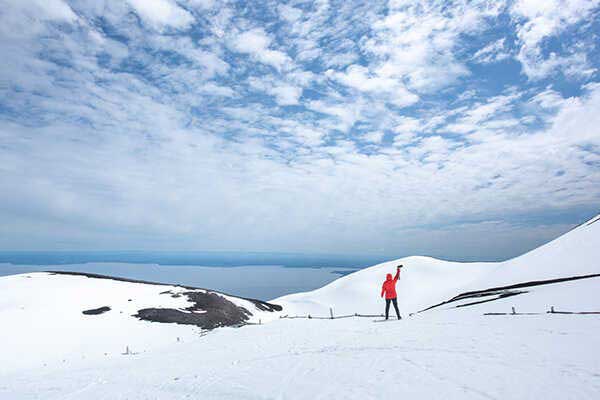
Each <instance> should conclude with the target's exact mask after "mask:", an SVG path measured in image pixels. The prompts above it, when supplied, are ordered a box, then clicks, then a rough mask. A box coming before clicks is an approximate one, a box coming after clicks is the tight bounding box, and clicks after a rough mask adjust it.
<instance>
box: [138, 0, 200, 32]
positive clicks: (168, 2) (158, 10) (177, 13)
mask: <svg viewBox="0 0 600 400" xmlns="http://www.w3.org/2000/svg"><path fill="white" fill-rule="evenodd" d="M127 1H128V2H129V4H131V6H132V7H133V8H134V9H135V11H136V13H138V15H139V16H140V17H142V19H143V20H144V21H145V22H147V23H148V24H150V25H151V26H153V27H155V28H159V29H162V28H165V27H171V28H178V29H182V28H187V27H188V26H189V25H190V24H191V23H192V22H193V21H194V17H193V16H192V15H191V14H190V13H189V12H187V11H186V10H185V9H183V8H181V7H179V6H178V5H177V4H176V3H175V2H173V1H172V0H152V1H147V0H127Z"/></svg>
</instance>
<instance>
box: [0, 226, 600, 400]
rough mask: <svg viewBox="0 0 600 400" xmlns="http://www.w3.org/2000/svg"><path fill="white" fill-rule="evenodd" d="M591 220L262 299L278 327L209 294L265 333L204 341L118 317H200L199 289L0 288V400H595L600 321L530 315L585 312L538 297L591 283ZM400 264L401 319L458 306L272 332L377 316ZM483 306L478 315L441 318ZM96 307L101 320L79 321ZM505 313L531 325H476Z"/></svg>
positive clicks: (76, 281) (123, 285)
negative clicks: (540, 238) (483, 251)
mask: <svg viewBox="0 0 600 400" xmlns="http://www.w3.org/2000/svg"><path fill="white" fill-rule="evenodd" d="M595 221H598V218H597V219H595V220H592V221H588V223H586V224H582V225H581V226H579V227H578V228H576V229H574V230H572V231H571V232H569V233H567V234H565V235H564V236H562V237H560V238H558V239H557V240H555V241H553V242H551V243H549V244H547V245H545V246H542V247H540V248H538V249H536V250H534V251H532V252H530V253H528V254H525V255H523V256H521V257H518V258H515V259H513V260H509V261H506V262H502V263H453V262H445V261H440V260H436V259H433V258H428V257H408V258H405V259H401V260H396V261H392V262H388V263H384V264H380V265H376V266H374V267H371V268H367V269H365V270H362V271H359V272H356V273H354V274H351V275H347V276H345V277H343V278H340V279H338V280H336V281H334V282H333V283H331V284H329V285H327V286H325V287H323V288H321V289H317V290H315V291H312V292H308V293H300V294H294V295H290V296H285V297H282V298H280V299H277V300H276V302H277V303H279V304H281V305H283V306H284V309H283V311H282V312H281V313H274V312H269V311H265V310H264V309H263V308H264V306H259V305H258V304H257V303H256V302H253V301H249V300H245V299H238V298H235V297H232V296H226V295H221V294H217V295H218V296H219V297H220V298H222V299H224V300H227V301H229V302H231V303H232V304H234V305H235V306H237V307H240V306H241V307H244V309H247V310H248V311H249V312H251V314H252V315H251V316H249V321H255V322H256V321H257V320H259V319H261V320H262V321H263V322H266V321H269V320H271V322H270V323H268V324H262V325H245V326H243V327H241V328H240V329H229V328H223V329H215V330H212V331H210V333H208V334H206V331H203V332H200V328H198V327H196V326H190V325H181V324H160V323H153V322H148V321H143V320H140V319H138V318H136V317H132V315H134V314H139V312H140V310H144V309H146V310H148V309H150V310H152V309H171V310H179V311H181V312H182V313H184V314H185V312H190V309H193V310H191V311H193V312H195V313H196V314H198V315H201V314H202V311H203V310H201V309H198V308H199V307H198V303H197V301H196V300H199V299H198V298H195V297H194V296H190V295H187V294H186V292H190V291H192V292H197V293H206V291H203V290H198V291H194V290H191V289H189V288H182V287H179V286H166V285H152V284H143V283H135V282H123V281H116V280H112V279H96V278H87V277H84V276H70V275H51V274H44V273H31V274H23V275H16V276H9V277H4V278H0V321H1V323H2V326H1V328H0V399H5V398H6V399H11V400H13V399H14V400H21V399H49V400H58V399H60V400H62V399H67V398H68V399H82V400H84V399H85V400H92V399H128V400H142V399H189V398H201V399H204V398H207V399H232V398H245V399H266V398H269V399H283V398H290V399H314V398H344V399H346V398H348V399H380V398H396V397H398V398H405V397H406V398H415V399H417V398H423V399H425V398H427V399H429V398H444V399H461V400H462V399H481V398H487V399H501V398H509V399H531V398H545V399H565V398H573V399H584V398H585V399H588V398H589V399H592V398H599V396H600V380H599V379H598V377H600V361H599V359H598V356H597V351H596V349H597V348H598V347H599V346H600V335H598V330H599V329H600V316H599V315H562V314H546V313H545V311H546V310H547V309H548V307H550V306H555V307H556V308H557V310H567V311H600V296H599V295H598V293H600V292H599V289H600V278H598V277H588V278H584V279H576V280H567V281H561V282H554V283H550V284H548V283H547V282H546V284H540V283H544V282H541V281H548V280H557V279H566V278H577V277H582V276H589V275H595V274H598V273H600V266H599V264H598V262H597V260H598V250H597V249H598V248H600V242H599V240H600V222H595ZM400 263H402V264H404V265H405V266H406V268H405V269H403V274H402V279H401V280H400V282H399V283H398V292H399V302H400V305H401V309H402V311H403V312H404V313H405V315H406V313H409V312H415V311H419V310H422V309H425V308H428V307H430V306H432V305H436V304H438V303H443V302H445V301H448V300H450V299H457V296H459V295H461V294H464V293H467V295H463V297H458V299H457V300H456V301H452V302H450V303H444V304H442V305H441V306H438V307H435V308H433V309H430V310H429V311H427V312H422V313H419V314H415V315H413V316H412V317H411V318H405V319H404V320H403V321H400V322H389V323H372V318H347V319H334V320H321V319H312V320H309V319H279V318H278V317H279V316H280V315H285V314H291V315H294V314H299V315H306V314H307V313H311V314H312V315H329V307H332V308H333V309H334V312H335V314H337V315H339V314H348V313H355V312H360V313H377V314H378V313H380V312H381V310H382V301H381V299H380V298H379V291H380V287H381V286H380V285H381V282H382V280H383V278H384V277H385V274H386V273H388V272H394V270H395V266H396V265H398V264H400ZM532 282H534V283H536V284H535V285H533V286H532ZM511 285H512V286H514V285H521V286H519V287H518V288H510V287H509V288H506V287H507V286H511ZM503 287H504V288H503ZM494 288H495V289H494ZM498 288H500V289H498ZM487 289H494V290H491V291H489V290H487ZM474 291H475V294H474V295H473V296H471V297H469V295H468V294H469V292H471V294H472V292H474ZM477 291H478V292H477ZM508 292H510V293H513V295H512V296H511V297H504V298H501V299H498V300H494V299H495V298H496V297H498V296H499V294H502V293H508ZM516 292H518V293H520V294H514V293H516ZM202 299H204V298H203V297H202V296H200V300H202ZM205 300H206V299H204V300H202V301H205ZM485 300H493V301H488V302H485V303H479V304H477V305H472V306H468V307H460V308H456V306H457V305H464V304H466V303H470V302H479V301H485ZM205 303H206V304H207V310H206V311H208V309H209V307H208V305H209V303H210V302H206V301H205ZM102 306H107V307H110V308H111V309H110V311H106V312H104V313H100V314H97V315H84V314H82V311H85V310H94V309H98V308H100V307H102ZM512 306H515V307H516V308H517V311H525V312H535V314H534V315H529V314H525V315H519V316H504V315H500V316H498V315H490V316H484V315H482V314H484V313H490V312H492V313H498V312H507V311H510V308H511V307H512ZM217 308H218V309H222V308H219V307H217ZM150 314H151V316H152V315H153V313H152V312H151V313H150ZM169 315H170V314H169ZM159 317H160V313H159ZM179 317H181V315H179ZM127 347H128V348H129V353H128V352H127V351H126V350H127ZM124 353H125V354H124Z"/></svg>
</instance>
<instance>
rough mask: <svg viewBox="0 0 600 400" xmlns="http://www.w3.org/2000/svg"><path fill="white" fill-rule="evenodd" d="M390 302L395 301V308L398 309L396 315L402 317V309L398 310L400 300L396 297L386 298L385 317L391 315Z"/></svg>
mask: <svg viewBox="0 0 600 400" xmlns="http://www.w3.org/2000/svg"><path fill="white" fill-rule="evenodd" d="M390 303H394V309H395V310H396V315H397V316H398V319H401V318H402V317H401V316H400V311H398V300H397V299H396V298H393V299H385V319H388V317H389V315H390Z"/></svg>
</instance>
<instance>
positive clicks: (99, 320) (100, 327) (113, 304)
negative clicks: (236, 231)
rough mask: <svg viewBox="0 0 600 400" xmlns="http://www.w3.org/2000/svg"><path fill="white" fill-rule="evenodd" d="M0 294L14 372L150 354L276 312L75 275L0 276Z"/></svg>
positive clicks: (215, 296) (205, 293) (176, 289)
mask: <svg viewBox="0 0 600 400" xmlns="http://www.w3.org/2000/svg"><path fill="white" fill-rule="evenodd" d="M0 293H2V295H1V296H0V320H1V321H2V332H1V338H0V342H1V343H2V347H3V348H4V349H5V350H4V354H5V355H6V356H8V357H10V362H11V364H13V366H14V365H16V366H32V365H35V364H36V363H40V362H41V361H40V360H53V359H58V358H73V357H75V358H76V357H77V356H78V355H79V354H86V357H88V358H89V357H103V356H104V354H105V353H108V352H110V353H120V352H125V351H127V347H129V348H130V351H134V352H143V351H148V350H151V349H156V348H160V347H162V346H164V345H166V344H168V343H170V342H175V341H178V340H184V339H186V338H190V337H193V336H196V335H198V334H199V333H200V332H201V331H202V330H203V329H212V328H215V327H221V326H239V325H243V324H246V323H258V322H259V321H261V320H262V321H267V320H269V319H272V318H275V317H276V316H275V314H276V313H275V312H274V311H276V309H279V308H278V307H274V306H273V305H271V304H268V303H264V302H261V301H257V300H250V299H242V298H238V297H235V296H230V295H225V294H222V293H219V292H214V291H209V290H205V289H197V288H190V287H183V286H172V285H160V284H153V283H146V282H136V281H129V280H126V279H118V278H109V277H104V276H97V275H88V276H86V275H84V274H78V273H43V272H35V273H28V274H20V275H12V276H6V277H2V278H0ZM152 321H157V322H172V323H167V324H164V323H163V324H161V323H156V322H152ZM173 322H174V323H173ZM185 325H191V326H192V327H190V326H185ZM39 366H41V365H39Z"/></svg>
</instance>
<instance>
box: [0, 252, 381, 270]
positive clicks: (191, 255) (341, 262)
mask: <svg viewBox="0 0 600 400" xmlns="http://www.w3.org/2000/svg"><path fill="white" fill-rule="evenodd" d="M389 259H390V258H389V257H387V258H386V257H381V256H372V255H366V256H365V255H348V254H301V253H262V252H216V251H203V252H200V251H179V252H167V251H0V263H9V264H15V265H64V264H84V263H92V262H118V263H128V264H158V265H202V266H211V267H212V266H217V267H233V266H248V265H281V266H283V267H294V268H302V267H309V268H313V267H347V268H363V267H366V266H370V265H374V264H378V263H380V262H383V261H387V260H389Z"/></svg>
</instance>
